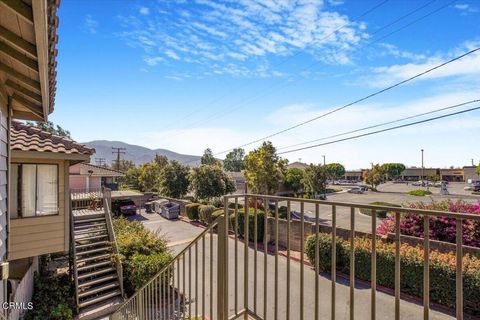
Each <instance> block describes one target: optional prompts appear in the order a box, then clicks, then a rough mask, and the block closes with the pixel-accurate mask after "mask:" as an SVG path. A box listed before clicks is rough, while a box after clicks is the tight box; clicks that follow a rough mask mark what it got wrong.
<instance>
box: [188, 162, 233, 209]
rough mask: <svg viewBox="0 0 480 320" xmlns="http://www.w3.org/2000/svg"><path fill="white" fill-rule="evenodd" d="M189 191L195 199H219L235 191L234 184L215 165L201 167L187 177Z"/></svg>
mask: <svg viewBox="0 0 480 320" xmlns="http://www.w3.org/2000/svg"><path fill="white" fill-rule="evenodd" d="M189 182H190V190H191V191H192V192H193V193H194V194H195V198H197V199H207V200H210V198H214V197H221V196H223V195H226V194H227V193H231V192H234V191H235V182H234V181H233V180H232V179H231V178H230V176H229V175H228V174H227V173H226V172H225V171H223V169H222V168H221V167H219V166H216V165H202V166H200V167H198V168H194V169H193V170H192V172H190V175H189Z"/></svg>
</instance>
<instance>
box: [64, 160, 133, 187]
mask: <svg viewBox="0 0 480 320" xmlns="http://www.w3.org/2000/svg"><path fill="white" fill-rule="evenodd" d="M124 176H125V174H124V173H123V172H120V171H117V170H113V169H110V168H106V167H100V166H96V165H93V164H90V163H78V164H75V165H73V166H71V167H70V177H69V180H70V189H72V190H85V191H91V190H92V191H93V190H99V189H100V188H102V187H107V188H109V189H111V190H118V183H117V179H118V178H120V177H124Z"/></svg>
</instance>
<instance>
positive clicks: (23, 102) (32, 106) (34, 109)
mask: <svg viewBox="0 0 480 320" xmlns="http://www.w3.org/2000/svg"><path fill="white" fill-rule="evenodd" d="M12 99H13V100H14V101H16V102H18V103H20V104H21V105H22V106H24V107H25V108H27V109H28V110H30V111H31V112H32V113H34V114H35V115H36V116H39V117H41V118H43V110H42V106H41V105H38V104H36V103H33V102H31V101H30V100H27V99H25V98H24V97H22V96H20V95H18V94H17V93H14V94H13V95H12Z"/></svg>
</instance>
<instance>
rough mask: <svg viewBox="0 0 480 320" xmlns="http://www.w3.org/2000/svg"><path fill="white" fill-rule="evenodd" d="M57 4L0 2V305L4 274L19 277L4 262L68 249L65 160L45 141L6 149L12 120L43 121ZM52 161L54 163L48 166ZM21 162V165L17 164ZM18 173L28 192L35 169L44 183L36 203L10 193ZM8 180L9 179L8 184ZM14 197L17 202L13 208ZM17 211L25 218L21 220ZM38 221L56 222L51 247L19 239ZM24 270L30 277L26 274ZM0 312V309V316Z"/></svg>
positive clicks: (51, 99)
mask: <svg viewBox="0 0 480 320" xmlns="http://www.w3.org/2000/svg"><path fill="white" fill-rule="evenodd" d="M58 5H59V1H58V0H35V1H0V266H1V269H2V270H1V272H0V275H1V281H0V303H2V304H3V303H4V302H7V301H8V292H7V282H8V277H9V274H11V275H13V274H16V275H18V276H19V278H21V277H22V275H21V274H19V272H17V271H22V270H24V269H25V268H24V267H25V266H16V265H15V264H10V261H16V260H18V259H22V258H26V257H32V256H35V255H36V254H39V253H40V252H48V251H52V252H55V251H57V250H60V251H64V250H65V249H66V248H68V243H66V240H65V230H63V228H65V224H66V222H65V220H64V217H63V216H61V214H60V213H61V212H62V211H63V210H65V209H66V208H65V207H64V208H63V210H62V208H61V206H62V205H63V206H65V205H66V202H65V198H64V196H63V195H64V192H63V191H62V190H63V188H65V184H64V181H65V175H64V173H65V161H70V159H65V158H64V159H56V160H53V159H51V160H48V161H47V159H49V158H48V157H44V155H46V154H49V155H52V156H53V155H54V153H55V152H51V151H49V150H47V149H49V148H51V147H52V146H47V145H44V147H45V149H44V150H41V151H32V150H24V151H22V150H11V149H10V144H11V143H12V142H13V140H12V132H15V129H14V128H12V130H11V127H13V125H14V122H12V119H18V120H35V121H46V120H47V119H48V115H49V114H50V113H51V112H52V111H53V107H54V103H55V91H56V64H57V63H56V56H57V49H56V43H57V42H58V36H57V27H58V17H57V14H56V13H57V7H58ZM27 142H29V143H30V142H32V143H33V142H34V141H33V140H31V141H27ZM18 147H19V148H22V149H23V148H24V147H25V148H27V149H28V148H29V146H28V145H27V146H21V147H20V145H18ZM58 151H59V150H58ZM65 155H66V154H65ZM66 156H67V155H66ZM76 156H77V155H75V157H76ZM36 157H37V158H36ZM69 157H71V156H70V155H68V156H67V158H69ZM72 157H73V156H72ZM85 158H86V157H85ZM83 161H84V160H83ZM49 162H50V163H49ZM48 163H49V164H48ZM53 163H54V164H55V166H50V164H53ZM41 164H45V166H41ZM23 165H25V167H22V166H23ZM39 165H40V166H39ZM24 169H25V172H24V171H23V170H24ZM15 172H16V173H15ZM19 172H21V174H24V176H23V177H29V178H26V179H29V180H24V183H27V181H28V183H29V189H28V190H30V191H32V192H36V190H35V188H33V182H34V180H33V178H34V173H33V172H35V177H36V174H37V173H38V172H40V173H39V175H40V176H42V184H43V185H44V186H46V189H45V190H42V191H40V192H42V195H44V194H43V193H44V192H47V194H45V199H43V200H42V201H41V202H37V201H36V200H35V198H34V195H33V194H29V195H25V194H24V196H23V198H22V199H21V200H18V199H16V198H15V196H12V194H14V192H15V185H17V186H18V184H17V183H18V181H19V176H18V173H19ZM55 172H56V173H57V174H56V175H55ZM15 174H17V175H16V176H15ZM12 181H14V183H13V185H12ZM20 181H23V180H20ZM35 181H36V180H35ZM62 182H63V183H62ZM22 191H23V192H24V191H25V190H22ZM57 191H58V192H57ZM17 192H18V190H17ZM17 195H18V194H17ZM37 196H38V194H37ZM15 199H16V200H15ZM18 201H20V204H21V206H18V203H19V202H18ZM15 205H17V207H15ZM12 206H14V207H13V208H12ZM57 206H58V208H57ZM23 215H27V216H29V218H28V219H27V218H25V219H24V218H23ZM37 215H38V216H37ZM41 219H42V220H41ZM44 220H49V221H50V220H51V221H55V223H56V224H52V225H51V226H48V228H50V227H52V228H53V227H55V226H56V228H58V229H56V230H55V232H54V237H57V240H55V241H54V242H52V245H51V246H49V245H44V246H43V247H42V245H41V246H38V245H37V244H36V240H35V238H32V235H31V234H29V237H28V238H25V237H22V235H21V234H22V233H24V234H26V233H28V232H29V231H32V230H37V229H38V230H42V228H43V230H44V231H46V230H47V229H48V228H47V226H46V225H43V226H41V227H39V226H37V223H38V222H39V221H44ZM60 225H61V226H60ZM60 227H61V229H62V230H63V231H62V230H61V229H60ZM52 231H53V229H52ZM26 242H27V243H26ZM43 244H45V242H44V243H43ZM29 265H30V262H29V263H28V264H27V265H26V268H27V270H30V271H31V269H30V266H29ZM27 273H28V274H29V275H30V276H31V273H32V272H27ZM21 288H24V287H21ZM14 296H15V295H14ZM3 312H4V310H3V309H2V311H1V312H0V314H1V313H3ZM9 318H10V319H16V318H18V315H15V314H9Z"/></svg>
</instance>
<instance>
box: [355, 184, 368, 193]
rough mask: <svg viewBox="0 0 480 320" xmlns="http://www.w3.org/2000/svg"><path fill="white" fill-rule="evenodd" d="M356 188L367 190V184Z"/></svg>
mask: <svg viewBox="0 0 480 320" xmlns="http://www.w3.org/2000/svg"><path fill="white" fill-rule="evenodd" d="M357 188H360V189H362V191H363V192H365V191H368V186H366V185H364V184H362V185H359V186H358V187H357Z"/></svg>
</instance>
